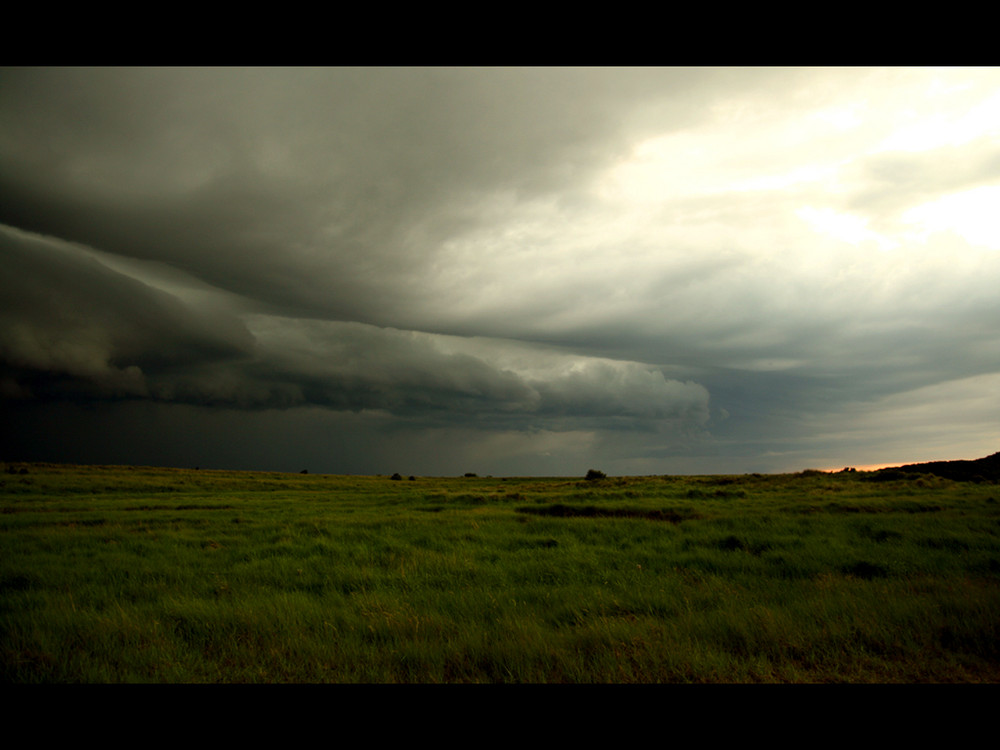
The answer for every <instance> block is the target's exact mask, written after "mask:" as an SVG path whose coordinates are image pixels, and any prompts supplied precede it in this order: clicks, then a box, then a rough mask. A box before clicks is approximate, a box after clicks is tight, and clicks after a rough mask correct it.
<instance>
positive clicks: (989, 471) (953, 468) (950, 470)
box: [879, 452, 1000, 482]
mask: <svg viewBox="0 0 1000 750" xmlns="http://www.w3.org/2000/svg"><path fill="white" fill-rule="evenodd" d="M891 472H906V473H908V474H911V473H916V474H934V475H935V476H939V477H943V478H945V479H951V480H953V481H956V482H984V481H985V482H998V481H1000V452H997V453H994V454H992V455H990V456H986V457H985V458H977V459H974V460H971V461H967V460H957V461H928V462H926V463H922V464H906V465H905V466H894V467H891V468H885V469H880V470H879V473H880V474H888V473H891Z"/></svg>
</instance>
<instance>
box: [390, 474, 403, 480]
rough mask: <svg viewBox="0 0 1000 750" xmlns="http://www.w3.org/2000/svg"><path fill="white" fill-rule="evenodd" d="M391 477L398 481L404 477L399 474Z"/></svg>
mask: <svg viewBox="0 0 1000 750" xmlns="http://www.w3.org/2000/svg"><path fill="white" fill-rule="evenodd" d="M389 479H394V480H396V481H399V480H400V479H402V477H401V476H399V474H393V475H392V476H391V477H389Z"/></svg>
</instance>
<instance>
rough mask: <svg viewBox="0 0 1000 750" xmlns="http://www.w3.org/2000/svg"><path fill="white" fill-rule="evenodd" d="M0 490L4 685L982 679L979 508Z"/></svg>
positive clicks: (435, 488) (711, 493)
mask: <svg viewBox="0 0 1000 750" xmlns="http://www.w3.org/2000/svg"><path fill="white" fill-rule="evenodd" d="M0 468H3V469H6V471H4V473H0V483H2V486H0V506H2V507H0V510H2V513H0V524H2V529H0V534H2V540H3V544H2V547H0V679H2V680H3V681H4V682H6V683H120V682H142V683H150V682H165V683H176V682H184V683H197V682H211V683H234V682H238V683H243V682H265V683H277V682H296V683H304V682H308V683H321V682H337V683H353V682H378V683H395V682H419V683H455V682H461V683H464V682H519V683H551V682H574V683H576V682H579V683H612V682H643V683H648V682H671V683H685V682H696V683H713V682H741V683H742V682H786V683H788V682H792V683H799V682H810V683H812V682H850V683H869V682H880V683H881V682H942V683H948V682H960V683H963V682H989V683H996V682H1000V503H998V498H1000V487H998V486H997V485H993V484H970V483H955V482H951V481H948V480H943V479H938V478H935V477H931V476H916V477H914V478H912V479H906V480H899V481H892V482H872V481H868V480H869V479H870V475H868V474H865V473H863V472H857V473H843V474H821V473H817V472H802V473H801V474H795V475H774V476H758V475H748V476H737V477H625V478H614V477H612V478H606V479H600V480H590V481H587V480H583V479H582V478H581V479H567V478H551V479H540V478H527V479H525V478H505V479H494V478H488V477H487V478H482V477H461V478H424V477H419V478H416V479H415V480H413V481H410V480H403V481H398V480H390V479H389V478H388V477H348V476H325V475H312V474H310V475H303V474H280V473H265V472H224V471H205V470H202V471H196V470H179V469H153V468H132V467H106V466H96V467H78V466H59V465H47V464H33V465H31V464H24V465H20V464H17V465H0ZM21 469H24V470H25V472H26V473H20V472H21Z"/></svg>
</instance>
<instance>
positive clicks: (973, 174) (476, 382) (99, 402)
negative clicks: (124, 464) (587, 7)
mask: <svg viewBox="0 0 1000 750" xmlns="http://www.w3.org/2000/svg"><path fill="white" fill-rule="evenodd" d="M993 76H995V74H994V72H992V71H989V70H986V71H977V70H974V71H962V70H954V71H922V70H912V71H911V70H906V69H900V70H895V69H877V70H866V69H793V68H775V69H742V68H739V69H726V68H720V69H711V68H705V69H684V68H659V69H656V68H654V69H645V68H620V69H619V68H611V69H587V68H571V69H562V68H541V69H535V68H528V69H520V68H485V69H477V68H431V69H424V68H388V69H380V68H360V69H352V68H346V69H340V68H336V69H308V68H279V69H253V68H249V69H248V68H219V69H200V68H190V69H189V68H165V69H158V68H124V69H121V68H98V69H87V68H80V69H77V68H60V69H46V68H41V69H31V68H27V69H9V68H8V69H3V70H0V255H2V261H3V263H4V267H5V269H6V271H5V274H4V276H3V277H2V278H0V294H2V297H0V397H2V399H3V408H4V409H5V410H6V411H7V412H8V416H9V417H10V419H9V424H15V423H17V424H19V425H20V426H21V428H22V429H23V432H22V434H23V435H25V436H33V437H30V438H29V437H24V439H23V440H18V441H10V445H9V446H8V448H10V450H11V451H14V452H17V451H27V452H31V451H34V453H33V455H37V456H39V457H41V456H44V455H45V446H46V443H47V439H46V435H47V434H49V435H50V436H53V435H54V433H55V432H56V431H59V430H61V431H62V433H61V434H62V435H63V437H61V438H60V440H59V441H55V439H54V437H53V438H52V441H51V445H52V450H56V443H58V444H59V445H60V446H61V447H60V448H59V452H60V455H66V456H70V455H79V456H89V457H91V458H93V459H94V460H102V459H100V456H102V455H104V456H106V455H111V454H115V455H118V456H122V457H127V459H128V460H129V461H138V462H143V458H142V456H143V455H147V456H149V455H157V456H161V457H172V458H171V460H176V461H177V462H181V461H183V462H187V463H203V464H206V463H209V460H208V459H207V458H203V459H202V460H200V461H196V460H195V459H196V457H197V456H199V455H200V456H206V455H215V456H216V457H217V459H218V461H219V462H222V463H225V464H227V465H234V466H235V465H239V466H242V467H244V468H250V467H251V466H254V465H259V466H265V465H267V464H268V463H272V464H273V463H282V465H285V464H287V465H288V468H289V470H292V469H294V467H295V464H297V463H298V461H299V458H300V457H301V458H305V457H309V458H310V463H314V466H316V465H319V464H321V463H322V461H324V460H326V461H328V462H329V463H328V464H327V465H328V466H330V467H331V469H332V468H333V467H337V470H342V471H347V470H351V467H355V470H358V471H379V470H384V471H391V470H402V469H403V467H401V466H391V467H390V466H387V465H386V464H391V463H392V458H393V457H394V456H396V457H400V458H403V457H405V458H406V460H408V461H411V462H412V463H414V464H418V465H420V466H425V467H439V468H440V470H441V471H445V472H452V471H460V470H461V469H460V467H461V466H462V465H463V464H465V463H476V464H477V465H483V466H489V467H491V468H490V470H492V471H494V472H497V473H500V472H507V473H518V471H520V472H525V473H553V472H555V473H558V472H563V471H566V472H571V471H572V472H575V471H578V470H579V471H582V470H585V469H586V468H587V467H586V466H583V467H582V468H580V467H579V466H577V463H582V462H584V459H586V460H587V461H590V460H591V459H593V460H597V459H600V458H602V457H604V458H605V461H604V462H603V465H604V468H605V469H606V470H611V471H614V470H618V471H629V472H643V473H646V472H648V473H652V472H657V471H678V470H682V469H683V468H684V467H688V468H690V469H691V470H697V471H706V470H711V471H724V470H727V469H728V468H730V467H732V469H733V470H739V469H740V468H742V469H745V470H754V471H756V470H775V469H783V468H801V466H796V465H795V464H796V463H797V462H799V461H803V462H807V463H808V462H809V460H810V459H811V458H817V459H823V460H826V459H829V460H831V461H833V462H834V463H839V462H840V458H838V457H840V456H843V455H844V452H845V447H844V446H845V445H848V444H849V443H850V441H854V444H855V445H862V444H864V445H868V444H869V443H870V442H871V441H870V440H868V439H867V438H864V439H863V437H862V436H861V432H864V431H865V430H867V431H868V433H870V434H872V435H874V434H875V433H878V434H879V435H881V437H880V438H879V444H881V445H882V446H886V445H887V444H889V443H892V444H893V445H897V444H898V445H902V444H904V443H905V442H906V439H907V437H906V436H907V434H910V433H912V432H913V430H912V428H911V427H907V428H906V429H901V430H900V431H898V432H896V433H894V432H893V431H892V430H891V429H887V430H882V429H881V428H878V429H876V428H875V427H874V426H873V424H874V422H873V421H872V420H873V419H874V418H873V417H869V416H867V415H868V413H869V412H868V411H866V410H870V412H871V413H879V412H884V413H886V414H893V415H897V417H898V419H899V420H900V421H901V422H912V421H914V420H916V419H918V418H923V419H925V420H927V423H928V424H931V423H934V424H936V425H937V429H938V430H939V431H940V432H941V434H944V432H945V429H944V427H943V426H942V420H944V419H945V417H944V416H942V415H944V414H947V413H948V410H947V409H946V408H944V407H941V408H938V407H934V406H927V408H917V407H916V406H914V405H913V404H912V403H911V402H910V401H908V399H919V398H926V399H931V400H934V399H945V398H954V399H957V400H958V401H960V402H961V403H967V404H971V403H979V401H978V400H977V399H978V396H977V395H976V394H981V393H982V392H983V389H984V388H985V389H988V388H989V387H990V385H989V384H990V383H992V382H993V381H992V380H991V378H992V377H993V376H995V375H996V374H997V373H998V372H1000V360H998V357H1000V349H998V348H997V347H998V338H997V334H996V333H995V326H994V325H993V321H995V320H997V319H998V314H1000V309H998V305H1000V303H998V298H997V296H996V294H995V289H996V284H997V281H998V279H1000V261H998V257H1000V256H998V255H997V252H996V249H997V248H996V247H994V245H996V246H998V247H1000V240H997V239H996V238H995V235H992V236H991V235H990V234H989V231H988V225H987V223H986V222H985V221H982V220H980V221H979V222H978V224H977V223H976V212H977V211H978V210H980V209H978V208H977V206H980V205H981V204H982V203H983V200H984V198H983V195H985V194H983V193H975V190H980V191H981V190H983V189H986V190H992V189H994V188H995V187H996V186H997V181H998V179H1000V171H998V169H997V165H998V164H1000V160H998V154H1000V151H998V149H997V140H996V138H997V131H996V128H995V126H991V125H990V123H991V122H992V121H994V120H995V118H992V115H991V113H992V112H994V110H995V109H996V106H997V104H996V97H995V95H993V94H991V93H990V92H992V91H995V79H994V77H993ZM970 92H971V93H970ZM963 97H964V98H963ZM977 97H978V98H977ZM914 112H917V113H918V114H913V113H914ZM950 113H955V114H954V115H953V116H952V115H951V114H950ZM949 117H950V118H951V119H948V118H949ZM991 118H992V119H991ZM928 122H930V123H939V124H941V128H944V129H949V128H950V129H951V130H952V131H953V135H952V136H951V137H942V136H940V135H939V134H935V132H934V129H933V128H930V127H928V126H927V125H926V123H928ZM899 128H904V130H905V129H906V128H909V130H905V132H904V131H903V130H899V132H900V133H902V135H898V136H897V130H898V129H899ZM990 195H992V193H991V194H990ZM977 196H978V197H977ZM987 197H988V196H987ZM944 199H947V200H946V201H945V203H941V201H942V200H944ZM947 201H952V202H951V203H948V202H947ZM975 201H979V203H976V202H975ZM955 207H958V208H961V211H959V210H958V209H957V208H955ZM921 212H923V213H921ZM963 212H964V213H963ZM921 217H931V219H933V221H932V220H931V219H927V218H921ZM963 222H964V223H963ZM977 243H978V244H977ZM991 243H993V244H991ZM938 406H940V404H939V405H938ZM970 413H971V409H966V410H964V411H962V416H961V419H962V420H963V423H967V424H970V430H972V431H973V432H974V433H975V437H970V438H969V441H971V443H965V442H963V445H965V444H975V441H976V440H978V441H979V444H984V448H983V455H985V454H986V453H988V452H990V451H989V450H986V447H987V446H986V445H985V443H989V442H990V441H993V440H995V439H996V438H997V437H998V435H997V433H996V431H995V429H993V430H992V431H991V430H990V429H989V428H988V427H984V426H983V424H981V423H979V422H975V421H974V420H971V421H970V417H969V414H970ZM32 414H35V415H37V416H38V419H37V420H34V421H33V420H32V418H31V415H32ZM845 415H846V416H845ZM101 420H104V422H103V423H104V424H106V425H114V426H115V427H116V428H120V429H121V433H120V435H119V437H117V438H116V437H115V435H116V434H118V433H117V432H116V430H115V429H111V430H106V431H105V432H104V433H103V437H102V439H101V441H96V442H91V443H89V444H88V446H89V447H85V448H84V447H80V444H81V443H86V439H85V435H86V432H87V429H96V428H97V425H98V424H100V423H102V421H101ZM143 420H146V421H147V422H148V424H149V425H150V427H149V430H150V431H149V432H148V433H143V435H144V437H142V438H141V439H138V438H135V434H136V433H137V432H142V428H141V424H142V423H143ZM850 420H853V422H851V421H850ZM852 425H854V426H853V427H852ZM862 425H865V426H864V427H862ZM927 429H928V430H933V429H934V427H933V425H932V426H930V427H928V428H927ZM236 433H239V436H238V438H237V437H235V435H236ZM949 434H951V433H949ZM185 435H187V437H186V438H185V437H184V436H185ZM227 435H229V436H231V437H230V439H229V440H228V442H227V438H226V436H227ZM345 435H354V436H355V437H354V438H345V437H344V436H345ZM68 436H73V437H72V438H70V437H68ZM185 440H189V441H191V443H190V445H191V449H190V450H188V449H187V448H185V447H184V446H185V445H186V443H185V442H184V441H185ZM324 442H327V443H330V444H335V445H337V446H338V448H337V450H338V451H339V453H338V458H337V459H336V460H334V459H332V458H330V456H329V454H328V453H324V451H323V449H322V448H320V447H318V446H320V445H322V444H323V443H324ZM126 443H127V444H128V445H126ZM872 444H873V445H874V443H872ZM74 446H76V447H74ZM876 448H877V445H876ZM874 449H875V448H873V450H874ZM88 451H89V452H88ZM115 451H118V453H115ZM323 456H326V458H325V459H324V458H323ZM445 456H450V458H445ZM958 457H962V456H953V455H944V456H942V455H934V456H928V455H911V456H906V457H905V460H910V461H918V460H930V459H937V458H958ZM189 459H190V460H189ZM160 460H166V459H165V458H161V459H160ZM317 462H318V464H317ZM244 464H245V466H244ZM789 464H791V465H789ZM383 466H385V468H384V469H383V468H381V467H383ZM429 471H430V469H429V468H424V469H421V468H417V467H414V468H411V469H409V473H414V472H416V473H421V472H424V473H426V472H429Z"/></svg>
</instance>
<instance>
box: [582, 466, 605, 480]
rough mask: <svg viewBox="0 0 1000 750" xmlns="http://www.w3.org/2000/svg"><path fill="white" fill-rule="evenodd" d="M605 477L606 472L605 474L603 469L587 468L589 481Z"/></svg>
mask: <svg viewBox="0 0 1000 750" xmlns="http://www.w3.org/2000/svg"><path fill="white" fill-rule="evenodd" d="M606 477H607V474H605V473H604V472H603V471H598V470H597V469H588V470H587V479H590V480H591V481H593V480H595V479H605V478H606Z"/></svg>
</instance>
